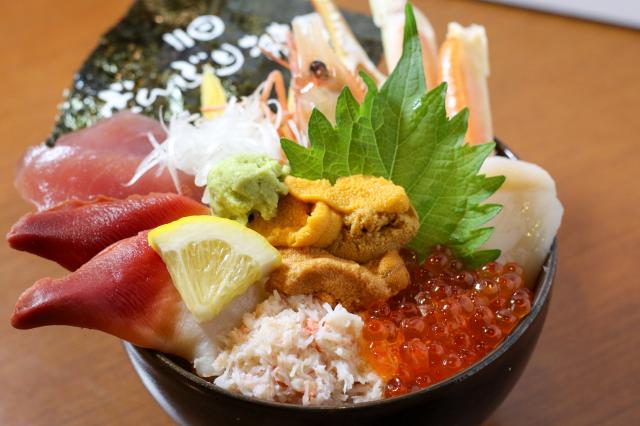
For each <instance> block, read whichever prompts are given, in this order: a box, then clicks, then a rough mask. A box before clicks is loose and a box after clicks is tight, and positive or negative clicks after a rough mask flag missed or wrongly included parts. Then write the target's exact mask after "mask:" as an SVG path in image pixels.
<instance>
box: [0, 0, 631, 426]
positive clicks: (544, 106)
mask: <svg viewBox="0 0 640 426" xmlns="http://www.w3.org/2000/svg"><path fill="white" fill-rule="evenodd" d="M129 3H130V1H129V0H109V1H104V0H64V1H62V0H22V1H8V0H5V1H2V2H0V43H1V44H2V48H1V51H0V52H1V55H0V58H1V61H2V62H1V63H2V66H1V67H0V96H2V97H1V98H0V138H1V142H0V143H1V148H2V150H1V151H0V170H1V171H0V230H2V232H6V231H7V230H8V228H9V226H10V225H11V224H12V223H13V222H14V221H15V220H16V219H17V218H18V217H20V216H21V215H22V214H24V213H25V212H27V211H28V210H29V206H28V205H27V204H26V203H24V202H23V201H21V200H20V199H19V197H18V195H17V193H16V192H15V190H14V188H13V185H12V178H13V172H14V168H15V164H16V163H17V161H18V159H19V158H20V156H21V154H22V152H23V151H24V149H25V148H26V147H27V146H28V145H32V144H37V143H39V142H40V141H42V140H43V139H44V138H45V137H46V136H47V134H48V133H49V130H50V128H51V126H52V124H53V120H54V115H55V112H56V105H57V104H58V103H59V102H60V100H61V93H62V90H63V89H64V88H65V87H66V86H67V85H69V83H70V81H71V77H72V75H73V72H74V70H76V69H77V68H78V66H79V65H80V64H81V62H82V60H83V58H85V56H86V55H87V54H88V53H89V52H90V50H91V49H92V48H93V47H94V45H95V44H96V42H97V40H98V37H99V35H100V34H101V33H102V32H104V31H105V30H106V29H107V28H109V26H111V25H112V24H114V23H115V22H116V21H117V20H118V18H119V17H120V16H121V15H122V14H123V13H124V12H125V10H126V9H127V7H128V5H129ZM341 3H342V4H343V5H345V6H346V5H348V7H349V8H351V9H356V10H359V11H365V10H366V4H367V2H366V1H365V0H351V1H348V2H347V1H345V2H341ZM416 3H417V4H418V5H419V6H420V7H421V8H422V9H423V10H424V11H425V12H426V13H427V14H428V16H429V17H430V18H431V20H432V22H433V24H434V26H435V27H436V29H437V33H438V35H439V37H440V39H442V36H443V33H444V31H445V27H446V23H447V22H449V21H452V20H458V21H460V22H462V23H465V24H469V23H471V22H477V23H482V24H484V25H485V26H487V28H488V32H489V37H490V48H491V64H492V77H491V83H490V84H491V95H492V104H493V113H494V121H495V128H496V133H497V134H498V135H499V136H500V137H501V138H503V139H504V140H505V141H507V142H508V143H509V144H510V145H511V146H512V147H513V148H514V149H515V150H516V151H517V152H518V154H520V155H521V156H522V157H523V158H525V159H527V160H530V161H533V162H536V163H538V164H540V165H542V166H544V167H545V168H547V169H548V170H549V171H550V172H551V174H552V175H553V176H554V177H555V179H556V181H557V184H558V189H559V193H560V198H561V200H562V201H563V203H564V205H565V208H566V213H565V217H564V221H563V225H562V229H561V231H560V236H559V240H560V260H559V270H558V275H557V279H556V283H555V288H554V295H553V301H552V305H551V310H550V313H549V317H548V320H547V323H546V326H545V329H544V332H543V334H542V337H541V339H540V342H539V344H538V347H537V350H536V352H535V354H534V356H533V358H532V359H531V362H530V364H529V366H528V368H527V370H526V371H525V373H524V375H523V377H522V379H521V380H520V382H519V383H518V385H517V387H516V388H515V389H514V390H513V392H512V393H511V395H510V396H509V397H508V399H507V400H506V401H505V402H504V403H503V404H502V406H501V407H500V408H499V409H498V411H497V412H496V413H495V414H494V415H493V417H492V418H491V419H490V420H489V421H488V423H487V426H501V425H567V426H568V425H605V424H608V425H626V424H640V400H639V397H640V385H639V383H640V364H639V359H640V332H638V324H640V309H639V307H640V288H639V284H640V283H639V281H640V280H639V277H640V273H639V272H640V269H636V268H638V267H639V263H640V258H639V257H640V227H639V219H640V189H639V186H640V185H639V177H640V157H639V155H638V150H639V149H640V143H639V142H640V101H639V98H640V78H639V77H640V71H639V69H640V33H638V32H634V31H631V30H625V29H620V28H614V27H610V26H604V25H599V24H594V23H588V22H583V21H577V20H572V19H567V18H561V17H556V16H550V15H545V14H539V13H535V12H530V11H524V10H517V9H511V8H507V7H502V6H497V5H490V4H486V3H481V2H474V1H455V0H453V1H452V0H417V1H416ZM0 259H1V260H0V277H1V278H0V281H1V282H0V425H34V426H35V425H113V424H122V425H125V424H127V425H128V424H144V425H168V424H171V421H170V420H169V418H168V417H167V416H166V415H165V414H164V413H163V412H162V411H161V410H160V408H159V407H158V406H157V405H156V404H155V403H154V401H153V400H152V398H151V397H150V396H149V395H148V394H147V393H146V391H145V390H144V388H143V386H142V384H141V383H140V382H139V381H138V379H137V377H136V376H135V374H134V372H133V369H132V368H131V366H130V365H129V363H128V362H127V360H126V358H125V354H124V352H123V350H122V347H121V345H120V343H119V342H118V341H117V340H116V339H114V338H111V337H109V336H106V335H102V334H99V333H96V332H91V331H87V330H80V329H71V328H63V327H59V328H44V329H39V330H33V331H29V332H19V331H16V330H13V329H12V328H11V327H10V326H9V317H10V315H11V312H12V309H13V303H14V302H15V300H16V298H17V297H18V295H19V294H20V292H21V291H22V290H23V289H25V288H26V287H27V286H29V285H31V283H33V282H34V281H35V280H36V279H38V278H40V277H43V276H46V275H53V276H59V275H61V274H62V273H63V271H62V270H61V269H60V268H58V267H56V266H54V265H51V264H49V263H47V262H45V261H43V260H40V259H37V258H35V257H32V256H29V255H27V254H24V253H18V252H12V251H10V250H9V249H8V247H7V246H6V245H5V244H0Z"/></svg>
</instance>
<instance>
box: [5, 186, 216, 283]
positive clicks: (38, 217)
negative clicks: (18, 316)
mask: <svg viewBox="0 0 640 426" xmlns="http://www.w3.org/2000/svg"><path fill="white" fill-rule="evenodd" d="M208 213H209V209H208V208H207V207H206V206H205V205H204V204H200V203H199V202H197V201H195V200H193V199H191V198H187V197H184V196H181V195H178V194H149V195H133V196H130V197H128V198H125V199H122V200H117V199H113V198H108V197H100V198H98V199H97V200H95V201H86V202H85V201H77V200H72V201H66V202H64V203H62V204H59V205H58V206H56V207H53V208H51V209H48V210H44V211H40V212H37V213H29V214H27V215H25V216H23V217H22V218H21V219H20V220H19V221H18V222H17V223H16V224H15V225H13V227H12V228H11V230H10V231H9V234H8V235H7V241H8V242H9V245H10V246H11V247H12V248H14V249H16V250H22V251H26V252H29V253H33V254H36V255H38V256H41V257H44V258H45V259H49V260H53V261H54V262H57V263H59V264H60V265H61V266H63V267H65V268H67V269H68V270H70V271H75V270H76V269H78V268H79V267H80V266H82V265H84V264H85V263H86V262H87V261H88V260H89V259H91V258H92V257H93V256H95V255H96V254H98V253H99V252H100V251H101V250H103V249H104V248H106V247H108V246H110V245H111V244H113V243H115V242H117V241H120V240H122V239H123V238H128V237H131V236H134V235H136V234H137V233H138V232H140V231H144V230H147V229H151V228H155V227H156V226H160V225H164V224H165V223H169V222H172V221H174V220H177V219H180V218H181V217H184V216H190V215H203V214H208Z"/></svg>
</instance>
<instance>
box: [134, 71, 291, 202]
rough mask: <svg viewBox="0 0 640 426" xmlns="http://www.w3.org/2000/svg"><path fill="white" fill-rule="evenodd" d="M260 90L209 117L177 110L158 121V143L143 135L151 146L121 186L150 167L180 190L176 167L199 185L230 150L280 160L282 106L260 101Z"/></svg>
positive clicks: (262, 85)
mask: <svg viewBox="0 0 640 426" xmlns="http://www.w3.org/2000/svg"><path fill="white" fill-rule="evenodd" d="M264 90H265V83H263V84H261V85H260V86H259V87H258V89H256V91H255V92H254V93H253V94H252V95H250V96H247V97H245V98H242V99H241V100H237V99H236V98H231V99H230V100H229V102H228V104H227V105H226V107H225V108H224V112H223V113H222V114H221V115H219V116H217V117H215V118H213V119H210V120H206V119H203V118H202V117H201V116H200V115H199V114H187V113H183V114H176V115H174V116H173V117H172V118H171V120H170V121H169V125H168V126H167V125H166V124H165V123H164V122H162V126H163V128H164V130H165V132H166V134H167V138H166V139H165V140H164V142H162V143H159V142H158V141H157V140H156V139H155V137H153V135H151V134H149V135H148V139H149V143H150V144H151V146H152V147H153V149H152V151H151V152H150V153H149V154H148V155H147V156H146V157H145V158H144V159H143V160H142V161H141V163H140V165H139V166H138V168H137V170H136V171H135V173H134V175H133V177H132V178H131V180H130V181H129V182H128V183H127V185H133V184H134V183H136V182H137V181H138V180H139V179H140V178H141V177H142V176H144V175H145V174H146V173H149V172H150V171H151V170H152V169H154V168H156V167H157V170H156V174H159V173H162V171H164V169H165V168H166V169H167V170H168V171H169V173H170V175H171V178H172V180H173V183H174V185H175V187H176V190H177V192H178V193H181V188H180V181H179V178H178V172H179V171H181V172H184V173H186V174H189V175H192V176H193V177H194V181H195V184H196V185H197V186H205V185H206V184H207V176H208V174H209V170H210V169H211V168H212V167H213V166H214V165H216V164H217V163H219V162H221V161H223V160H225V159H227V158H229V157H230V156H232V155H235V154H241V153H252V154H264V155H268V156H269V157H271V158H274V159H276V160H278V161H282V160H283V158H282V152H281V149H280V135H279V134H278V128H279V127H280V126H281V124H282V121H283V118H284V114H283V109H282V106H281V105H280V102H279V101H278V100H276V99H269V100H267V101H266V102H265V101H264V100H263V99H262V98H263V96H262V95H263V91H264ZM270 107H272V108H273V109H274V110H275V112H272V111H271V109H270ZM202 201H203V202H205V203H208V202H209V192H208V191H204V195H203V198H202Z"/></svg>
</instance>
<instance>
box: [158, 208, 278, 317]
mask: <svg viewBox="0 0 640 426" xmlns="http://www.w3.org/2000/svg"><path fill="white" fill-rule="evenodd" d="M148 239H149V245H151V247H152V248H153V249H154V250H155V251H156V252H157V253H158V254H159V255H160V257H162V260H163V261H164V263H165V264H166V265H167V269H168V270H169V274H171V278H172V279H173V283H174V285H175V286H176V288H177V290H178V292H179V293H180V296H182V300H183V301H184V303H185V304H186V305H187V308H188V309H189V310H190V311H191V312H192V313H193V315H194V316H195V317H196V319H197V320H198V321H200V322H206V321H210V320H211V319H213V318H214V317H215V316H217V315H218V314H219V313H220V311H222V309H223V308H224V307H225V306H226V305H228V304H229V303H231V302H232V301H233V300H234V299H235V298H236V297H238V296H240V295H242V294H244V293H245V292H247V290H249V289H250V287H251V286H252V285H254V284H264V281H265V280H266V278H267V277H268V276H269V274H270V273H271V271H273V270H274V269H275V268H277V267H278V266H280V264H281V263H282V259H281V257H280V253H279V252H278V250H276V249H275V248H274V247H273V246H271V244H269V242H268V241H267V240H266V239H265V238H264V237H263V236H261V235H260V234H258V233H257V232H255V231H253V230H251V229H249V228H246V227H244V226H242V225H240V224H239V223H238V222H235V221H233V220H229V219H223V218H219V217H214V216H188V217H184V218H182V219H179V220H176V221H175V222H171V223H168V224H166V225H162V226H159V227H157V228H155V229H153V230H152V231H150V232H149V236H148Z"/></svg>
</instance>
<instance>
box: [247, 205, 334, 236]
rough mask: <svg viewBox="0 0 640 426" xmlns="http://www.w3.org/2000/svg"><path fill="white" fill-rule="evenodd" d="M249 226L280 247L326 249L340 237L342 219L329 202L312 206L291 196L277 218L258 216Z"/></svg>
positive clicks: (281, 206)
mask: <svg viewBox="0 0 640 426" xmlns="http://www.w3.org/2000/svg"><path fill="white" fill-rule="evenodd" d="M249 226H250V227H251V228H252V229H253V230H254V231H256V232H258V233H260V234H262V235H263V236H264V237H265V238H266V239H267V241H269V243H271V244H272V245H274V246H276V247H318V248H324V247H327V246H329V245H330V244H331V243H332V242H333V241H334V240H335V239H336V238H338V234H339V233H340V229H341V228H342V216H341V215H340V214H338V213H336V212H334V211H333V210H332V209H331V208H330V207H329V206H328V205H327V204H325V203H322V202H319V203H316V204H314V205H311V204H307V203H305V202H303V201H300V200H298V199H296V198H294V197H292V196H290V195H287V196H285V197H283V198H282V199H280V203H279V204H278V213H277V215H276V217H275V218H273V219H271V220H264V219H263V218H262V217H256V218H255V219H254V220H253V221H252V222H251V224H250V225H249Z"/></svg>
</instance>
